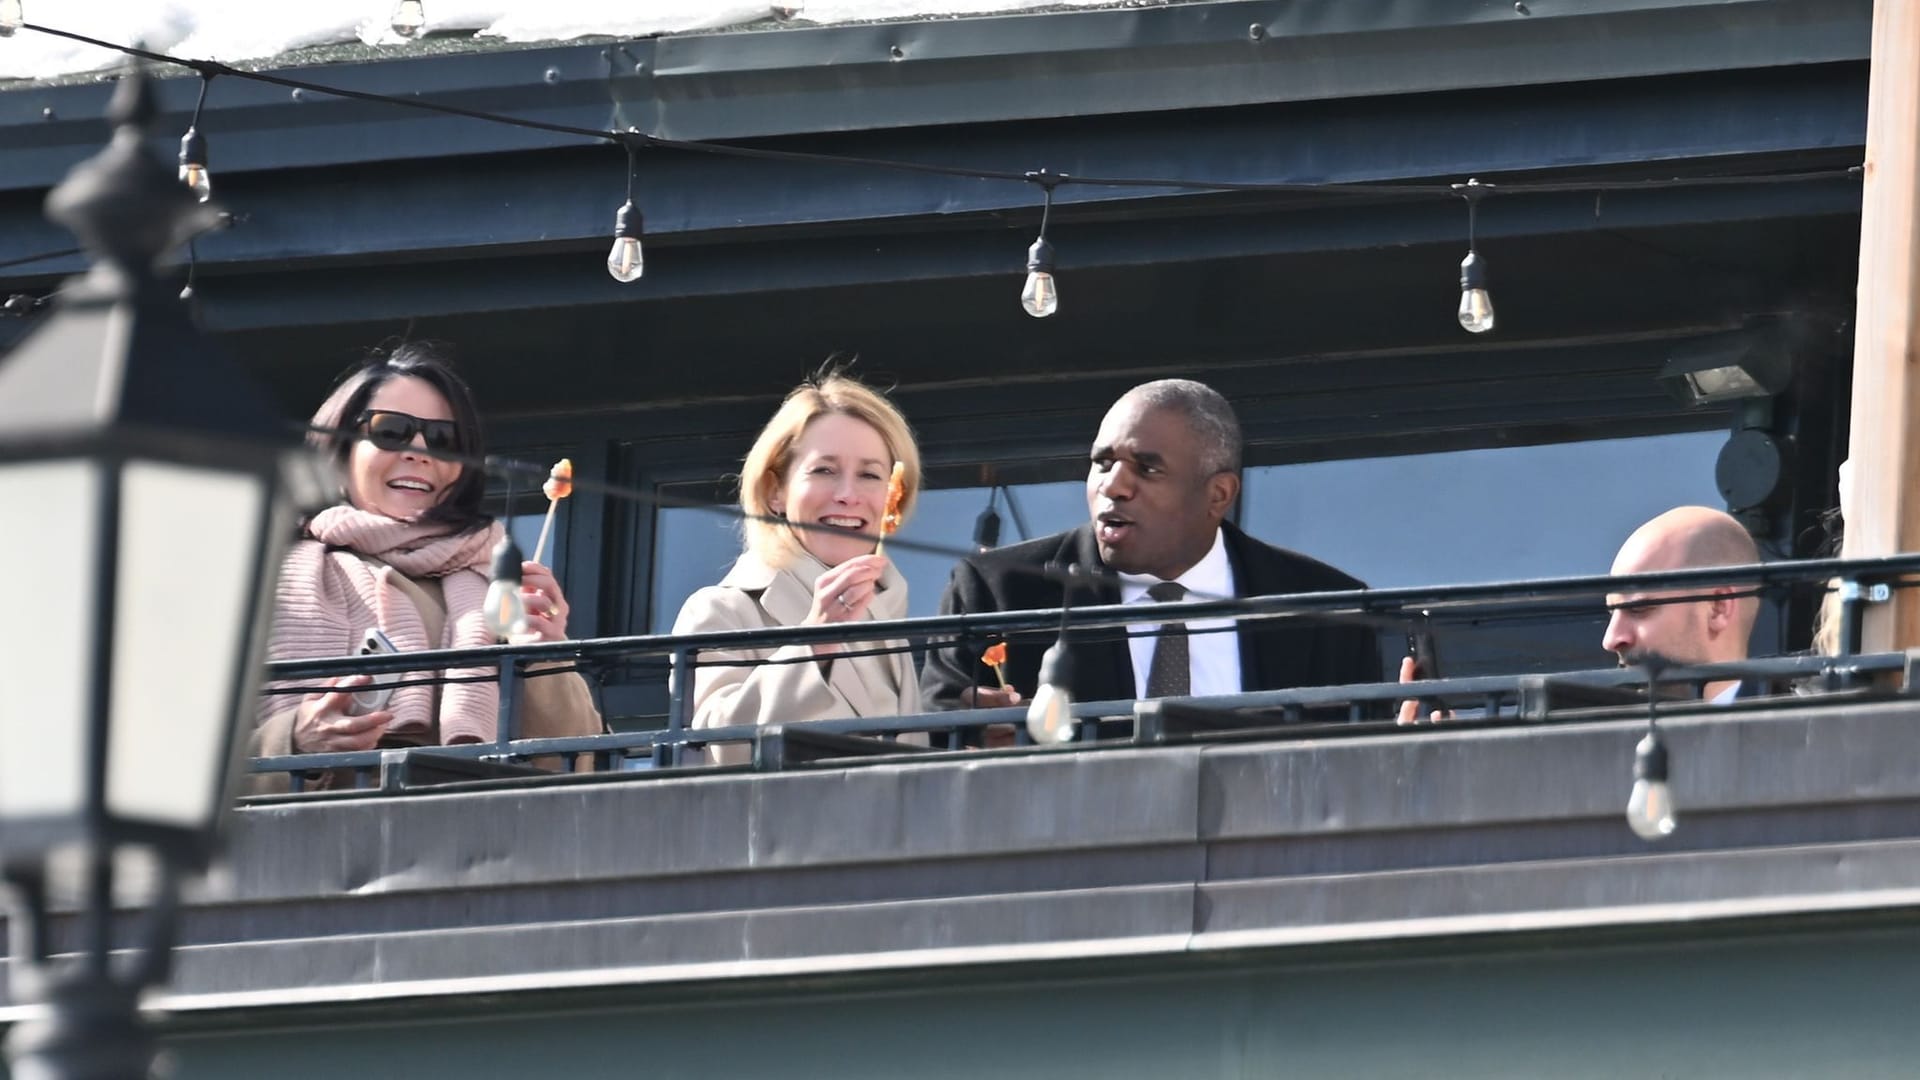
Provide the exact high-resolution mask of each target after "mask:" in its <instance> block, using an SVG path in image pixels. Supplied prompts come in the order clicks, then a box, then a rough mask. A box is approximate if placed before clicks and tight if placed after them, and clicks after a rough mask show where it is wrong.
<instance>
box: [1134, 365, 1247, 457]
mask: <svg viewBox="0 0 1920 1080" xmlns="http://www.w3.org/2000/svg"><path fill="white" fill-rule="evenodd" d="M1121 400H1123V401H1133V402H1137V403H1139V404H1140V405H1142V406H1144V407H1146V408H1149V409H1173V410H1176V411H1178V412H1180V413H1181V414H1183V415H1184V416H1186V418H1187V423H1188V424H1190V425H1192V427H1193V433H1194V434H1195V435H1197V436H1199V437H1200V466H1201V468H1202V469H1204V470H1205V471H1206V473H1207V475H1209V476H1211V475H1213V474H1214V473H1222V472H1231V473H1237V472H1239V471H1240V421H1239V419H1238V418H1237V417H1235V416H1234V415H1233V406H1232V405H1229V404H1227V399H1226V398H1224V397H1222V396H1220V391H1218V390H1215V389H1214V388H1213V387H1211V386H1208V385H1207V384H1206V383H1203V382H1195V381H1193V380H1192V379H1155V380H1154V381H1153V382H1149V383H1141V384H1140V385H1139V386H1136V387H1134V388H1133V389H1131V390H1129V391H1127V392H1126V394H1125V395H1123V396H1122V398H1121Z"/></svg>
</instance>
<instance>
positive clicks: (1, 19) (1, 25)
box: [0, 0, 27, 37]
mask: <svg viewBox="0 0 1920 1080" xmlns="http://www.w3.org/2000/svg"><path fill="white" fill-rule="evenodd" d="M26 23H27V13H26V12H25V11H22V10H21V9H20V0H0V37H12V36H13V32H14V31H15V30H18V29H20V28H21V27H22V26H25V25H26Z"/></svg>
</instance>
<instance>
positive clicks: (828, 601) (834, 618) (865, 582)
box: [801, 555, 887, 656]
mask: <svg viewBox="0 0 1920 1080" xmlns="http://www.w3.org/2000/svg"><path fill="white" fill-rule="evenodd" d="M886 569H887V557H886V556H885V555H856V556H854V557H853V558H851V559H848V560H847V561H846V562H843V563H841V564H840V565H839V566H836V567H833V568H832V569H830V570H828V571H827V572H826V573H824V574H821V575H820V576H819V577H818V578H815V579H814V582H813V608H812V609H811V610H810V611H808V612H807V617H806V618H805V619H803V620H801V621H802V623H803V624H804V625H809V626H818V625H820V624H823V623H839V622H852V621H854V620H855V619H858V618H860V617H861V616H863V615H865V614H866V613H867V608H868V606H870V605H871V604H872V603H873V598H874V595H875V593H876V592H878V590H879V587H880V575H881V574H883V573H885V572H886ZM846 648H847V647H846V646H845V645H843V644H839V643H834V644H828V645H815V646H814V647H813V652H814V655H816V656H832V655H833V654H835V653H839V652H845V651H846Z"/></svg>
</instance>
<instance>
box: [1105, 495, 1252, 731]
mask: <svg viewBox="0 0 1920 1080" xmlns="http://www.w3.org/2000/svg"><path fill="white" fill-rule="evenodd" d="M1161 580H1162V579H1160V578H1157V577H1154V576H1152V575H1151V574H1121V575H1120V602H1121V603H1123V604H1151V603H1153V602H1154V600H1153V598H1152V597H1150V596H1148V595H1147V590H1148V589H1151V588H1152V587H1154V586H1155V585H1158V584H1160V582H1161ZM1174 580H1175V581H1178V582H1179V583H1180V584H1182V585H1185V586H1186V587H1187V593H1188V599H1191V600H1209V599H1214V598H1217V597H1222V596H1237V595H1239V594H1238V593H1236V592H1234V588H1233V563H1232V561H1230V560H1229V559H1228V558H1227V539H1226V536H1225V534H1223V533H1222V532H1221V531H1220V530H1218V529H1215V530H1214V533H1213V547H1212V548H1211V549H1209V550H1208V552H1207V554H1206V556H1205V557H1204V558H1202V559H1201V560H1200V561H1199V562H1197V563H1195V564H1194V565H1193V567H1192V568H1191V569H1189V570H1188V571H1187V572H1186V573H1184V574H1181V575H1180V576H1179V577H1177V578H1175V579H1174ZM1196 594H1197V595H1196ZM1159 628H1160V627H1159V625H1158V624H1157V623H1141V624H1136V625H1130V626H1128V627H1127V631H1128V633H1129V634H1130V635H1132V636H1129V637H1128V638H1127V652H1128V653H1129V654H1130V655H1131V656H1132V657H1133V694H1134V696H1135V697H1140V698H1144V697H1146V696H1147V676H1148V675H1149V674H1151V673H1152V671H1153V648H1154V646H1155V645H1156V644H1158V643H1159V641H1160V639H1159V638H1158V637H1153V636H1149V635H1151V634H1153V632H1154V631H1156V630H1158V629H1159ZM1209 630H1212V631H1214V632H1213V633H1208V632H1207V631H1209ZM1187 659H1188V661H1189V663H1190V664H1191V665H1192V667H1191V675H1190V681H1189V683H1188V688H1189V692H1190V693H1193V694H1196V695H1198V694H1237V693H1239V692H1240V635H1239V634H1236V633H1234V631H1233V620H1232V619H1200V620H1198V621H1195V622H1190V623H1188V624H1187Z"/></svg>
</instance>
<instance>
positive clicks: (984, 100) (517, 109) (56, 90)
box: [0, 0, 1872, 190]
mask: <svg viewBox="0 0 1920 1080" xmlns="http://www.w3.org/2000/svg"><path fill="white" fill-rule="evenodd" d="M1871 8H1872V5H1871V2H1870V0H1533V2H1532V3H1529V4H1527V5H1525V10H1526V12H1527V14H1524V15H1522V14H1519V13H1518V12H1517V11H1516V10H1515V7H1514V6H1510V5H1506V4H1493V3H1479V4H1466V3H1460V2H1458V0H1396V2H1392V3H1370V4H1360V3H1354V2H1352V0H1245V2H1238V3H1195V4H1176V5H1170V6H1167V7H1155V8H1128V9H1122V10H1106V11H1082V12H1060V13H1049V14H1037V15H1036V14H1027V15H1011V16H996V17H986V18H972V19H955V20H922V21H912V22H901V23H881V24H873V25H861V26H833V27H820V28H815V29H792V30H781V31H773V32H755V33H717V34H689V35H684V36H679V37H667V38H657V39H646V40H636V41H630V42H625V43H616V44H612V45H604V46H603V45H577V46H562V47H554V48H539V49H527V50H514V51H503V52H488V53H469V54H459V55H444V56H433V57H424V58H413V59H401V60H391V61H381V62H368V63H354V64H340V65H335V66H331V67H323V68H303V69H300V70H301V74H302V75H303V76H304V77H309V78H315V79H318V80H320V81H324V82H330V83H334V84H337V85H341V86H344V87H349V88H352V89H358V90H368V91H374V92H379V93H386V94H400V95H407V94H417V95H421V96H430V97H432V98H434V99H436V100H439V101H443V102H446V103H449V104H456V105H462V106H466V107H469V108H480V109H486V110H490V111H496V112H505V113H508V114H512V115H519V116H525V117H528V118H533V119H541V120H548V121H555V122H559V123H565V124H571V125H578V126H585V127H609V126H619V127H624V126H627V125H629V124H631V125H635V126H638V127H640V128H642V129H644V130H648V131H651V132H653V133H655V134H658V135H663V136H668V137H672V138H678V139H709V140H710V139H753V138H769V137H781V136H791V135H798V134H813V133H822V132H855V131H874V130H883V129H892V128H902V127H931V126H945V125H953V124H975V123H998V122H1005V121H1018V120H1035V119H1047V118H1058V117H1091V116H1110V115H1121V114H1133V113H1148V112H1163V111H1170V110H1187V109H1201V108H1220V107H1230V106H1240V105H1254V104H1272V103H1279V102H1305V101H1324V100H1329V99H1338V98H1360V97H1376V96H1384V95H1402V94H1420V93H1431V92H1434V91H1447V90H1468V89H1482V88H1499V87H1523V86H1538V85H1545V84H1550V83H1575V82H1587V81H1594V80H1613V79H1633V78H1644V77H1648V76H1658V75H1673V74H1683V73H1689V72H1706V71H1727V70H1736V69H1749V68H1766V67H1778V66H1785V65H1804V64H1824V63H1832V62H1838V61H1861V60H1864V59H1866V56H1867V47H1868V31H1869V20H1870V17H1871ZM196 90H197V82H196V81H195V80H191V79H177V80H168V81H167V83H166V84H165V85H163V86H161V88H160V105H161V109H162V116H163V119H162V120H161V121H160V126H161V127H166V126H167V125H168V124H169V123H170V122H173V123H177V124H178V125H179V126H181V127H184V126H185V119H186V116H187V114H188V112H189V111H190V110H191V107H192V102H193V95H194V93H195V91H196ZM106 97H107V88H106V87H102V86H53V87H48V86H28V87H24V88H19V89H11V90H4V91H0V145H5V146H6V147H7V148H8V150H7V155H6V160H5V163H4V166H3V167H0V190H6V189H17V188H23V187H25V188H32V187H45V186H48V185H50V184H51V183H53V182H54V181H55V180H56V179H57V178H58V176H59V175H60V174H61V173H62V172H64V170H65V168H66V167H67V166H68V165H70V164H71V163H72V162H74V161H77V160H79V158H80V157H82V156H84V154H85V153H86V152H89V151H90V150H91V149H92V148H93V147H94V146H96V145H97V144H98V143H99V142H100V141H101V139H102V138H103V137H104V129H103V127H102V125H101V122H100V120H99V117H100V116H101V114H102V112H103V111H104V107H105V102H106ZM203 126H204V128H205V129H206V130H207V131H208V132H209V133H218V139H219V147H218V154H219V157H220V164H219V165H218V167H219V168H221V169H224V170H228V171H237V172H245V171H251V170H258V169H286V168H302V167H311V166H315V165H323V164H341V163H349V162H359V163H369V162H392V161H401V160H407V159H426V158H435V157H444V156H449V155H456V154H481V153H500V152H506V151H514V150H527V149H537V148H550V147H555V146H569V145H582V141H581V140H579V139H577V138H573V137H570V136H560V135H552V134H547V133H542V132H533V131H523V130H516V129H511V128H505V127H499V126H495V125H488V124H481V123H475V122H471V121H461V120H457V119H449V118H444V117H435V116H429V115H425V114H412V113H405V112H401V111H398V110H394V109H391V108H388V107H382V106H379V105H374V104H362V103H355V102H345V101H337V100H317V99H316V96H315V95H299V96H298V97H295V96H293V95H291V94H290V93H289V92H288V91H286V90H283V89H279V88H275V87H268V86H262V85H256V84H247V83H238V82H235V81H234V80H227V81H226V82H222V83H219V84H217V87H216V89H215V91H214V93H213V95H212V97H211V98H210V100H209V103H208V109H207V114H206V119H205V123H204V124H203ZM1469 137H1470V136H1469Z"/></svg>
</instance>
